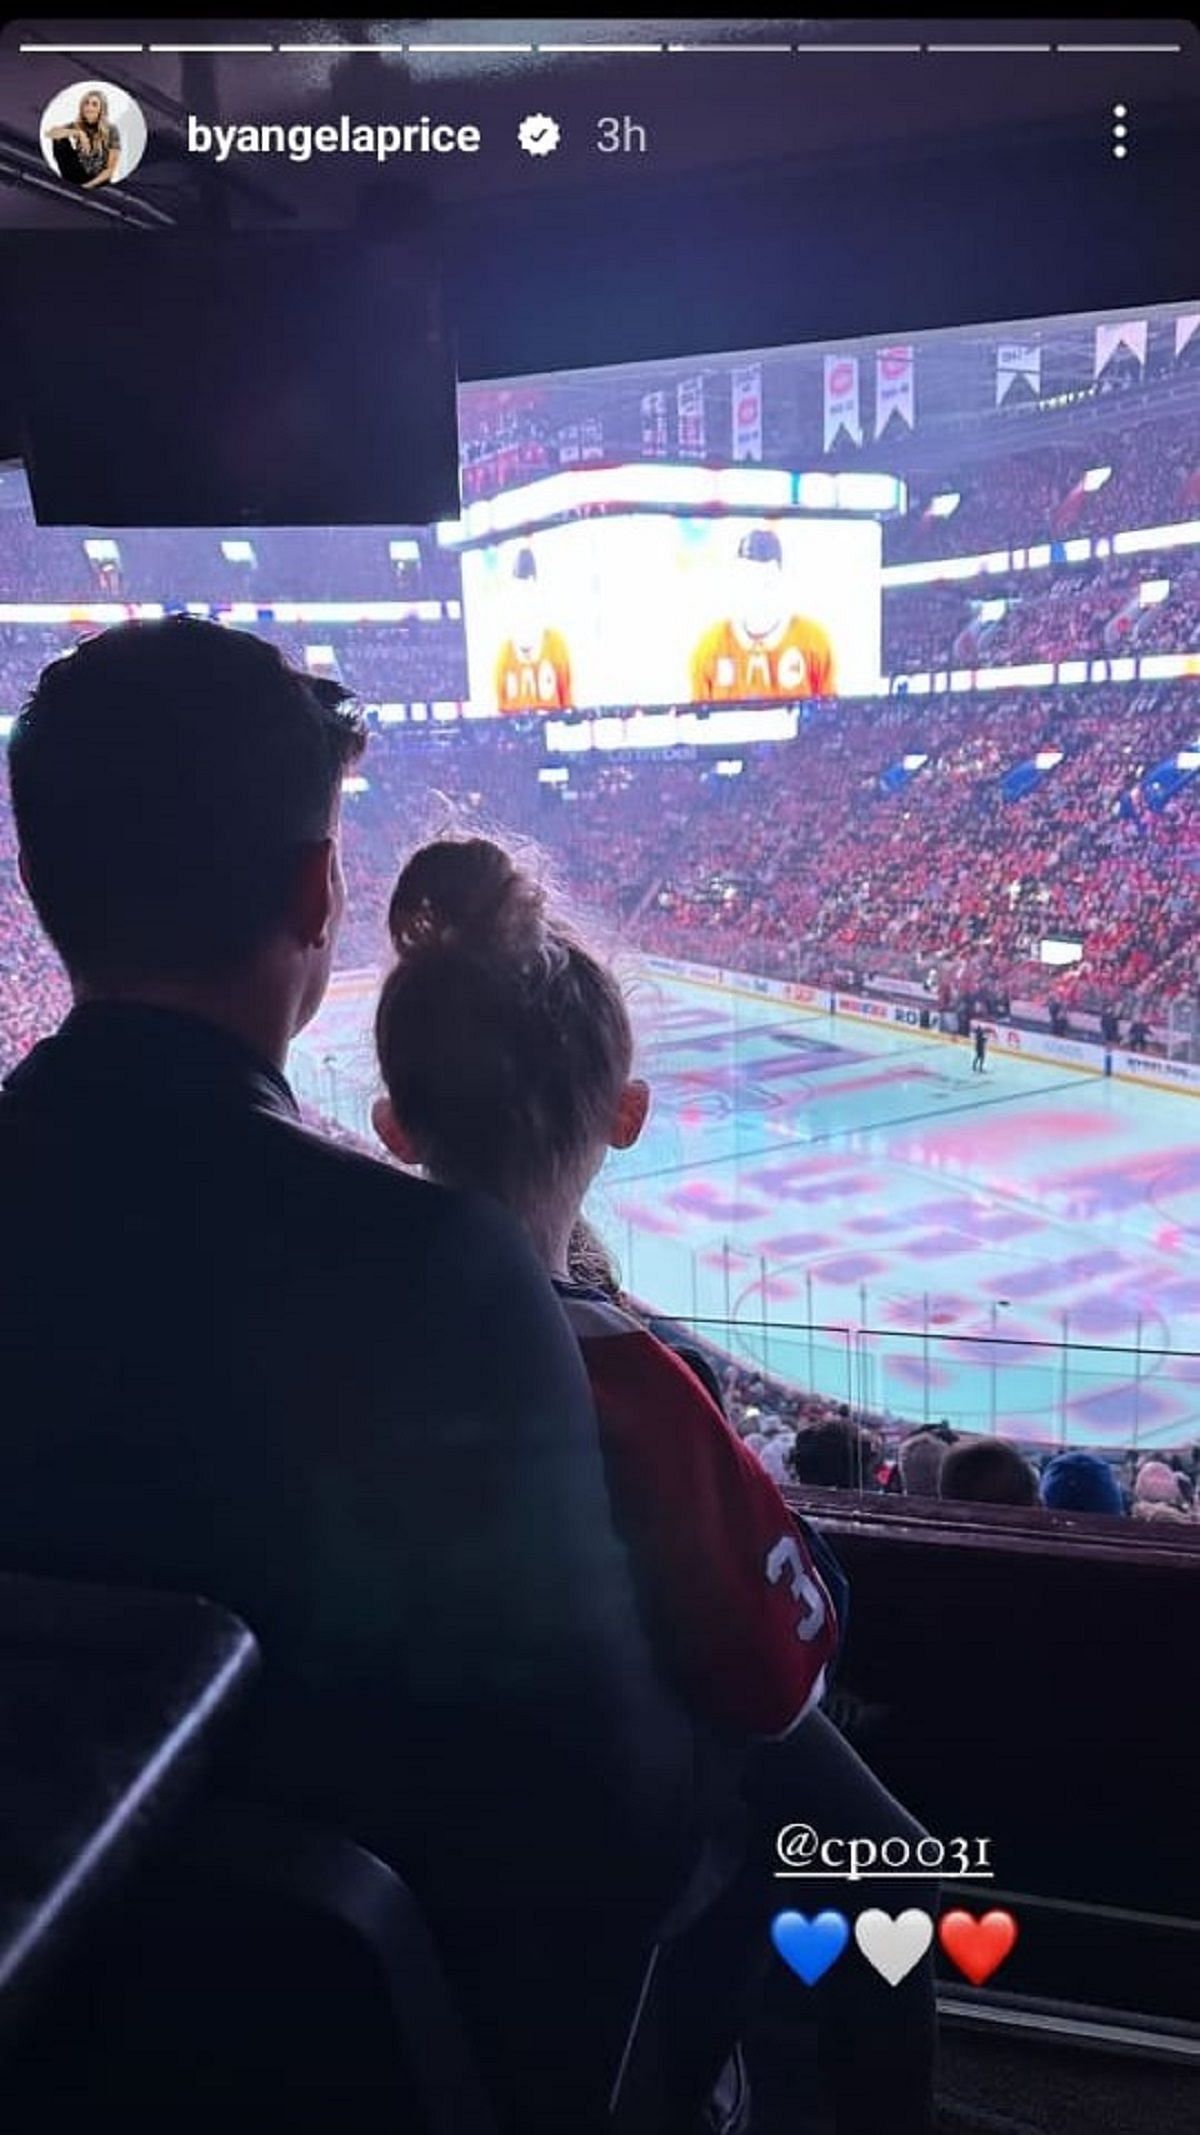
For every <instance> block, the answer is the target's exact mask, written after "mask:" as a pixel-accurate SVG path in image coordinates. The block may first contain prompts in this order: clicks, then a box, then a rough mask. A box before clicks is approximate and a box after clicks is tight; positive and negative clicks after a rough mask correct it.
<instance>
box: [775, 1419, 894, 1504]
mask: <svg viewBox="0 0 1200 2135" xmlns="http://www.w3.org/2000/svg"><path fill="white" fill-rule="evenodd" d="M878 1464H879V1445H878V1441H877V1440H876V1439H874V1438H872V1436H871V1435H870V1433H869V1432H867V1431H862V1430H860V1429H859V1427H858V1425H857V1424H856V1423H855V1422H854V1421H853V1420H852V1418H851V1417H850V1416H849V1414H845V1415H839V1416H831V1417H829V1418H827V1419H826V1420H825V1421H824V1422H821V1423H806V1424H803V1425H802V1426H801V1428H800V1429H799V1430H798V1431H797V1433H796V1439H795V1444H794V1445H793V1446H792V1449H791V1470H792V1474H793V1476H794V1477H795V1479H796V1481H797V1482H798V1483H808V1484H810V1485H811V1486H812V1488H813V1489H815V1490H866V1489H869V1488H870V1486H871V1483H872V1482H873V1480H874V1476H875V1470H876V1467H877V1466H878Z"/></svg>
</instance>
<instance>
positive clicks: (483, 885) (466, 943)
mask: <svg viewBox="0 0 1200 2135" xmlns="http://www.w3.org/2000/svg"><path fill="white" fill-rule="evenodd" d="M388 933H389V934H390V936H391V941H392V947H393V949H394V950H395V952H396V955H397V957H398V958H399V959H400V960H401V961H404V960H405V959H407V958H408V957H409V956H411V955H412V953H413V952H414V951H424V950H429V949H451V948H453V949H459V950H462V951H465V952H466V953H467V954H469V955H471V954H474V955H487V954H489V953H491V954H493V955H501V956H506V957H511V958H513V959H514V960H515V961H517V962H520V963H524V962H526V961H527V960H528V959H530V958H533V957H536V956H537V955H539V954H540V953H541V952H542V951H543V950H544V948H545V946H546V923H545V899H544V896H543V894H542V891H541V889H540V888H539V886H538V884H537V883H536V882H535V881H534V880H533V878H532V876H530V875H526V874H524V873H522V871H521V870H520V869H519V868H518V867H515V866H514V864H513V862H512V860H511V859H510V857H509V855H508V854H507V853H506V852H505V851H504V848H503V847H502V846H500V845H495V844H493V842H492V840H491V839H490V838H441V839H438V840H437V841H436V842H435V843H434V844H432V845H423V846H422V847H421V849H420V851H419V852H416V853H414V854H413V857H412V859H411V860H410V861H409V863H408V865H407V867H406V868H405V869H404V870H403V872H402V874H401V875H400V878H399V880H398V882H397V884H396V887H395V889H394V890H393V892H392V900H391V903H390V905H389V906H388Z"/></svg>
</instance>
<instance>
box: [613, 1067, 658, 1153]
mask: <svg viewBox="0 0 1200 2135" xmlns="http://www.w3.org/2000/svg"><path fill="white" fill-rule="evenodd" d="M649 1110H650V1085H649V1083H648V1082H642V1081H640V1080H638V1081H635V1082H627V1083H626V1085H625V1087H624V1089H623V1090H622V1092H621V1095H620V1098H619V1099H618V1102H617V1116H616V1120H615V1121H614V1123H613V1130H612V1133H611V1135H610V1136H609V1145H610V1147H611V1148H613V1149H632V1147H633V1145H634V1143H635V1142H636V1141H637V1139H638V1136H639V1135H640V1134H641V1131H642V1128H643V1127H644V1126H645V1124H646V1114H647V1113H648V1112H649Z"/></svg>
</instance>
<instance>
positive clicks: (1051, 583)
mask: <svg viewBox="0 0 1200 2135" xmlns="http://www.w3.org/2000/svg"><path fill="white" fill-rule="evenodd" d="M1163 579H1166V580H1167V581H1168V582H1169V585H1170V591H1169V593H1168V594H1167V595H1166V597H1165V598H1164V599H1160V600H1156V601H1152V602H1146V603H1142V602H1140V601H1139V597H1138V596H1139V588H1140V587H1141V586H1142V585H1143V584H1145V583H1147V582H1152V581H1161V580H1163ZM997 600H1003V601H1006V602H1007V603H1008V606H1007V608H1006V611H1005V613H1004V614H1003V615H1002V616H1000V617H998V618H993V619H991V620H988V621H985V620H984V619H983V618H982V616H981V613H980V611H981V609H983V608H984V607H985V606H986V605H987V603H989V602H992V601H997ZM1198 647H1200V565H1197V564H1196V563H1194V562H1185V563H1183V564H1182V565H1181V564H1180V563H1179V561H1178V560H1177V557H1176V556H1172V555H1167V556H1164V557H1162V558H1159V559H1155V558H1153V557H1150V558H1140V559H1139V560H1138V562H1137V564H1136V565H1134V564H1130V563H1129V561H1128V560H1124V561H1122V562H1109V563H1097V564H1091V565H1081V566H1076V567H1074V568H1071V569H1067V568H1063V569H1061V570H1058V571H1055V572H1052V573H1051V574H1050V576H1049V578H1047V576H1046V574H1045V573H1044V572H1020V573H1017V574H1016V575H1014V576H1013V577H1012V578H1008V579H1004V578H997V579H992V578H990V577H989V578H988V580H987V581H986V585H985V586H981V585H979V584H976V585H974V586H972V587H970V588H969V589H966V588H962V587H947V586H906V587H899V588H897V589H895V590H893V591H892V592H888V593H885V595H884V605H883V664H884V669H885V672H886V673H887V674H889V675H891V676H899V675H905V674H920V673H929V672H937V671H939V670H941V669H945V668H951V667H967V668H974V667H985V666H986V667H1018V666H1023V665H1027V664H1030V663H1032V662H1036V661H1054V662H1058V661H1062V660H1074V659H1084V658H1087V659H1111V658H1114V657H1116V658H1119V657H1120V656H1121V655H1122V654H1129V653H1132V654H1141V653H1147V652H1190V651H1194V650H1196V649H1197V648H1198Z"/></svg>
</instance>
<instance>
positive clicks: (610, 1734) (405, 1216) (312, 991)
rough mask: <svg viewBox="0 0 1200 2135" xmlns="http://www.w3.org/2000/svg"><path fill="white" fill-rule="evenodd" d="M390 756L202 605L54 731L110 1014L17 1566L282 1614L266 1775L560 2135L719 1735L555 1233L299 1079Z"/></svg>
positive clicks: (26, 1465)
mask: <svg viewBox="0 0 1200 2135" xmlns="http://www.w3.org/2000/svg"><path fill="white" fill-rule="evenodd" d="M361 741H362V736H361V731H360V726H359V722H358V720H357V718H356V716H355V715H353V714H352V713H351V712H349V711H348V710H347V709H346V707H345V705H344V704H343V702H342V693H341V691H340V689H339V688H337V687H336V686H335V685H332V684H328V683H313V682H312V681H311V680H310V679H309V678H307V677H303V676H301V675H299V674H297V673H296V672H294V671H293V670H292V669H290V668H288V667H287V666H286V664H285V663H284V662H283V661H282V659H281V658H280V657H279V655H278V654H277V653H276V652H275V651H273V650H272V649H271V648H270V647H268V646H266V645H264V644H262V643H259V642H258V641H256V640H255V639H254V638H252V637H249V636H246V635H243V634H241V633H235V632H232V631H228V630H223V629H220V628H217V627H214V626H212V625H210V624H207V623H203V622H198V621H192V620H188V619H184V618H172V619H170V620H167V621H163V622H156V623H146V624H131V625H125V626H123V627H121V628H119V629H116V630H113V631H110V632H108V633H106V634H105V635H103V636H101V637H97V638H94V639H92V640H91V641H90V642H88V643H87V644H85V645H83V646H82V647H81V648H80V650H79V651H78V652H77V653H76V654H75V655H74V656H73V657H72V658H70V659H68V660H62V661H59V662H56V663H55V664H54V665H53V666H52V667H51V668H49V669H48V670H47V671H46V673H45V674H44V675H43V677H42V678H41V681H40V682H39V684H38V687H37V689H36V690H35V692H34V695H33V698H32V700H31V702H30V703H29V705H28V706H27V708H26V710H25V711H24V713H23V714H22V716H21V718H20V720H19V721H18V724H17V727H16V730H15V732H14V735H13V737H12V745H11V752H10V770H11V781H12V792H13V804H14V810H15V817H16V823H17V829H18V832H19V836H20V845H21V865H22V869H23V872H24V876H25V880H26V882H27V884H28V887H29V890H30V894H31V895H32V898H33V901H34V904H35V906H36V908H37V911H38V914H39V917H40V919H41V921H42V923H43V925H44V926H45V927H46V929H47V932H48V933H49V934H50V935H51V937H52V939H53V941H54V943H55V946H56V948H57V949H58V952H59V954H60V955H61V957H62V959H63V961H64V963H65V965H66V967H67V970H68V972H69V973H70V977H71V984H72V989H73V992H74V996H75V1007H74V1008H73V1010H72V1012H71V1013H70V1014H69V1015H68V1017H67V1019H66V1021H65V1022H64V1023H63V1025H62V1027H61V1029H60V1030H59V1031H58V1033H57V1034H56V1035H55V1036H54V1037H52V1038H50V1039H48V1040H46V1041H45V1042H44V1043H43V1044H41V1045H39V1046H37V1047H36V1048H35V1050H34V1051H33V1052H32V1053H31V1054H30V1055H29V1056H28V1057H27V1058H26V1059H25V1061H24V1062H23V1063H22V1064H21V1066H20V1067H18V1068H17V1070H16V1071H15V1072H14V1073H12V1074H10V1075H9V1077H8V1078H7V1081H6V1083H5V1086H4V1090H3V1094H2V1096H0V1195H2V1197H3V1203H4V1209H5V1215H6V1220H7V1221H8V1223H9V1224H10V1225H11V1228H12V1235H13V1236H14V1237H15V1238H17V1239H19V1241H20V1251H19V1253H18V1254H16V1255H14V1256H13V1257H12V1258H11V1260H10V1264H9V1266H8V1268H7V1270H6V1274H5V1280H4V1285H3V1302H2V1305H0V1384H2V1385H3V1387H4V1400H5V1449H4V1487H3V1490H2V1491H0V1562H2V1563H3V1564H4V1566H5V1568H6V1569H9V1570H19V1571H23V1572H26V1573H30V1574H34V1575H48V1576H65V1577H70V1578H73V1579H81V1578H82V1579H93V1580H97V1581H101V1582H116V1583H119V1584H128V1585H130V1586H135V1587H149V1588H153V1587H166V1588H170V1589H175V1588H180V1587H182V1588H186V1589H187V1590H189V1591H196V1592H202V1593H204V1594H207V1595H210V1596H211V1597H213V1599H215V1600H217V1601H220V1602H222V1603H225V1604H226V1605H228V1606H229V1607H231V1608H232V1609H233V1610H235V1611H236V1612H237V1613H238V1614H239V1615H240V1616H242V1617H243V1618H244V1619H245V1621H246V1622H247V1623H248V1624H249V1625H250V1626H251V1627H252V1628H253V1629H254V1631H255V1632H256V1633H257V1635H258V1637H259V1639H260V1641H261V1644H262V1648H263V1654H264V1659H265V1668H264V1673H263V1679H262V1683H261V1687H260V1690H259V1693H258V1696H257V1701H256V1703H255V1706H254V1709H253V1711H252V1712H251V1714H250V1716H249V1725H248V1728H247V1731H246V1732H245V1734H244V1735H243V1736H241V1737H240V1738H239V1741H238V1744H237V1746H236V1748H233V1747H231V1750H230V1767H229V1768H230V1771H231V1772H232V1773H233V1774H234V1776H235V1777H236V1779H237V1782H238V1783H239V1784H241V1785H243V1786H247V1787H248V1788H249V1789H250V1791H252V1792H254V1793H257V1794H262V1793H264V1792H266V1793H269V1794H270V1795H271V1796H273V1797H275V1798H277V1799H283V1800H285V1801H288V1802H290V1803H292V1804H294V1805H297V1806H299V1805H303V1807H304V1808H305V1809H306V1810H308V1811H310V1812H311V1811H316V1812H318V1813H320V1814H321V1815H323V1816H324V1817H326V1818H328V1819H330V1820H333V1821H335V1822H336V1823H337V1824H339V1825H342V1826H344V1827H345V1828H348V1829H349V1830H350V1831H351V1832H352V1833H353V1834H354V1835H355V1836H356V1837H357V1838H359V1839H360V1840H363V1841H365V1842H366V1843H367V1844H369V1845H370V1846H372V1847H373V1848H374V1849H375V1850H376V1851H379V1852H381V1853H383V1854H384V1855H385V1856H390V1857H391V1858H392V1859H393V1860H394V1861H396V1862H397V1863H398V1864H399V1866H400V1867H401V1868H402V1869H403V1872H404V1875H405V1876H406V1878H407V1879H408V1880H409V1881H410V1883H411V1884H412V1886H413V1887H414V1889H415V1890H416V1892H417V1894H418V1896H419V1898H420V1899H421V1900H422V1902H423V1904H424V1905H425V1907H426V1908H427V1911H428V1915H429V1918H430V1921H431V1924H432V1927H433V1932H434V1936H435V1940H436V1941H437V1944H438V1946H439V1948H440V1950H441V1953H442V1956H443V1958H444V1960H445V1962H446V1965H447V1968H448V1971H449V1974H450V1978H451V1981H452V1984H453V1987H454V1989H455V1991H456V1993H457V1995H458V1997H459V2001H460V2005H461V2007H462V2009H463V2011H464V2014H465V2016H466V2020H467V2023H468V2027H469V2029H470V2031H471V2033H472V2036H473V2038H474V2043H475V2046H476V2049H477V2052H478V2055H479V2058H480V2060H481V2062H482V2064H483V2066H484V2068H485V2070H486V2072H487V2075H488V2077H489V2079H490V2082H491V2087H492V2091H493V2096H494V2098H495V2101H496V2107H497V2114H498V2118H499V2120H500V2124H501V2125H502V2127H503V2128H504V2129H505V2130H506V2131H509V2135H515V2131H516V2130H517V2129H520V2130H522V2131H525V2130H528V2129H533V2128H536V2129H537V2130H538V2131H539V2135H560V2131H561V2130H562V2129H564V2128H568V2127H570V2128H572V2129H574V2128H577V2127H578V2128H587V2127H592V2126H598V2125H599V2124H600V2122H601V2120H602V2119H603V2118H604V2112H605V2103H606V2099H607V2093H608V2089H609V2085H610V2083H611V2080H612V2076H613V2071H614V2068H615V2066H616V2063H617V2058H618V2054H619V2051H620V2047H621V2044H622V2042H623V2038H624V2036H625V2032H626V2029H627V2025H628V2021H629V2017H630V2013H631V2011H632V2009H633V2007H634V2005H635V2000H636V1996H637V1993H638V1990H639V1986H640V1982H641V1979H642V1978H643V1976H644V1970H645V1964H646V1960H647V1955H648V1951H649V1949H650V1947H651V1946H652V1944H653V1942H654V1941H655V1939H656V1936H657V1933H658V1929H659V1924H660V1921H661V1917H662V1914H663V1912H664V1910H665V1909H666V1908H667V1907H668V1906H670V1905H673V1904H674V1903H675V1902H676V1900H677V1897H678V1895H679V1892H680V1889H681V1887H682V1885H683V1883H684V1882H685V1881H686V1880H687V1878H688V1876H689V1875H690V1873H691V1870H692V1866H693V1864H694V1861H695V1859H696V1856H697V1843H698V1841H699V1840H700V1839H701V1838H702V1837H703V1836H704V1834H705V1832H706V1830H707V1828H708V1824H707V1811H705V1812H704V1816H703V1818H702V1817H701V1813H700V1810H699V1806H698V1803H697V1801H696V1799H695V1788H696V1760H697V1759H698V1758H699V1759H700V1760H701V1762H702V1763H703V1762H705V1761H707V1762H709V1763H710V1764H711V1763H712V1762H713V1759H714V1758H715V1746H713V1747H712V1748H710V1746H709V1743H708V1740H707V1738H705V1737H703V1736H701V1735H700V1733H699V1732H698V1731H697V1730H696V1729H695V1728H694V1727H693V1726H691V1725H689V1724H688V1722H687V1720H686V1719H685V1716H684V1715H683V1713H682V1711H681V1709H680V1708H679V1706H678V1705H677V1704H676V1703H675V1702H674V1701H673V1700H671V1699H670V1697H669V1696H668V1694H667V1693H666V1691H665V1690H664V1688H663V1686H662V1684H661V1682H660V1680H659V1679H658V1678H657V1677H656V1676H655V1674H654V1673H653V1671H652V1668H651V1664H650V1656H649V1652H648V1649H647V1647H646V1646H645V1644H644V1640H643V1633H642V1631H641V1629H640V1627H639V1623H638V1619H637V1614H636V1605H635V1598H634V1595H633V1592H632V1589H631V1586H630V1584H629V1574H628V1567H627V1562H626V1558H625V1554H624V1552H623V1550H622V1549H621V1548H620V1546H619V1544H618V1542H617V1539H616V1536H615V1534H614V1532H613V1529H612V1525H611V1514H610V1510H609V1506H608V1499H607V1493H606V1489H605V1482H604V1474H603V1469H602V1465H601V1461H600V1454H599V1447H598V1444H597V1440H596V1427H595V1420H594V1415H593V1411H592V1405H591V1402H590V1399H589V1396H588V1389H587V1383H586V1378H585V1375H584V1373H583V1371H582V1370H581V1367H580V1363H579V1357H578V1351H577V1348H576V1345H575V1343H574V1342H573V1340H572V1339H571V1335H570V1332H569V1330H568V1328H567V1326H566V1324H565V1321H564V1319H563V1316H562V1313H561V1311H560V1309H559V1308H558V1306H557V1305H556V1303H555V1301H554V1299H553V1296H552V1293H551V1291H550V1288H549V1286H548V1284H547V1282H546V1280H545V1276H544V1274H543V1272H542V1271H541V1269H540V1268H539V1267H538V1265H537V1263H536V1260H535V1258H534V1255H533V1253H532V1251H531V1249H530V1246H529V1244H528V1241H527V1239H526V1237H525V1235H524V1233H523V1231H522V1228H521V1226H520V1225H519V1224H517V1223H515V1222H514V1221H513V1220H512V1219H511V1218H510V1217H508V1216H507V1215H505V1214H504V1212H503V1211H502V1210H500V1209H499V1208H497V1207H496V1206H495V1205H494V1204H492V1203H489V1202H488V1201H486V1200H484V1199H482V1198H479V1197H473V1198H471V1197H466V1196H463V1195H459V1194H455V1193H451V1192H448V1191H446V1190H445V1189H443V1188H437V1187H434V1186H431V1185H429V1184H427V1183H425V1182H423V1181H418V1180H415V1179H411V1178H407V1177H405V1176H403V1175H402V1174H401V1173H400V1172H398V1171H395V1170H393V1169H392V1168H390V1167H388V1166H385V1165H384V1164H382V1163H379V1162H376V1161H373V1160H372V1159H369V1158H365V1157H360V1156H357V1155H354V1154H352V1153H350V1152H348V1151H346V1150H345V1149H342V1148H336V1147H334V1146H333V1145H331V1144H329V1143H327V1142H325V1141H322V1140H320V1139H318V1138H316V1137H314V1136H312V1135H310V1134H308V1133H307V1132H305V1130H304V1129H303V1127H302V1126H301V1124H300V1121H299V1117H298V1113H297V1108H296V1105H295V1101H294V1098H293V1096H292V1093H291V1090H290V1088H289V1086H288V1084H287V1082H286V1080H285V1079H284V1075H283V1072H282V1069H283V1063H284V1060H285V1056H286V1052H287V1047H288V1043H289V1040H290V1039H291V1037H292V1035H293V1034H294V1032H295V1031H296V1030H298V1029H299V1028H300V1027H301V1026H302V1025H303V1024H304V1023H305V1022H306V1021H307V1020H308V1018H309V1017H310V1016H312V1015H313V1014H314V1012H315V1010H316V1008H317V1006H318V1004H319V1002H320V1000H321V997H322V994H323V993H324V990H325V986H326V981H327V978H328V974H329V969H330V964H331V961H332V958H333V954H334V947H335V942H336V938H337V931H338V925H339V921H340V918H341V914H342V907H343V902H344V888H343V880H342V871H341V864H340V859H339V850H338V802H339V789H340V785H341V780H342V775H343V771H344V769H345V767H346V766H347V765H349V764H351V763H352V762H353V761H354V759H355V757H356V756H357V754H358V752H359V749H360V747H361ZM468 1478H469V1481H468V1480H467V1479H468ZM581 1831H582V1832H585V1833H586V1843H585V1844H583V1845H581V1844H579V1842H578V1840H579V1834H580V1832H581ZM580 1942H582V1943H584V1944H586V1947H587V1970H588V1991H587V1993H586V1994H581V1993H580V1992H579V1989H578V1985H577V1981H576V1979H575V1977H574V1976H573V1975H572V1969H571V1966H570V1965H569V1964H568V1963H565V1962H564V1955H565V1953H566V1952H567V1951H568V1950H569V1949H570V1948H571V1947H574V1946H576V1945H577V1944H579V1943H580Z"/></svg>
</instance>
